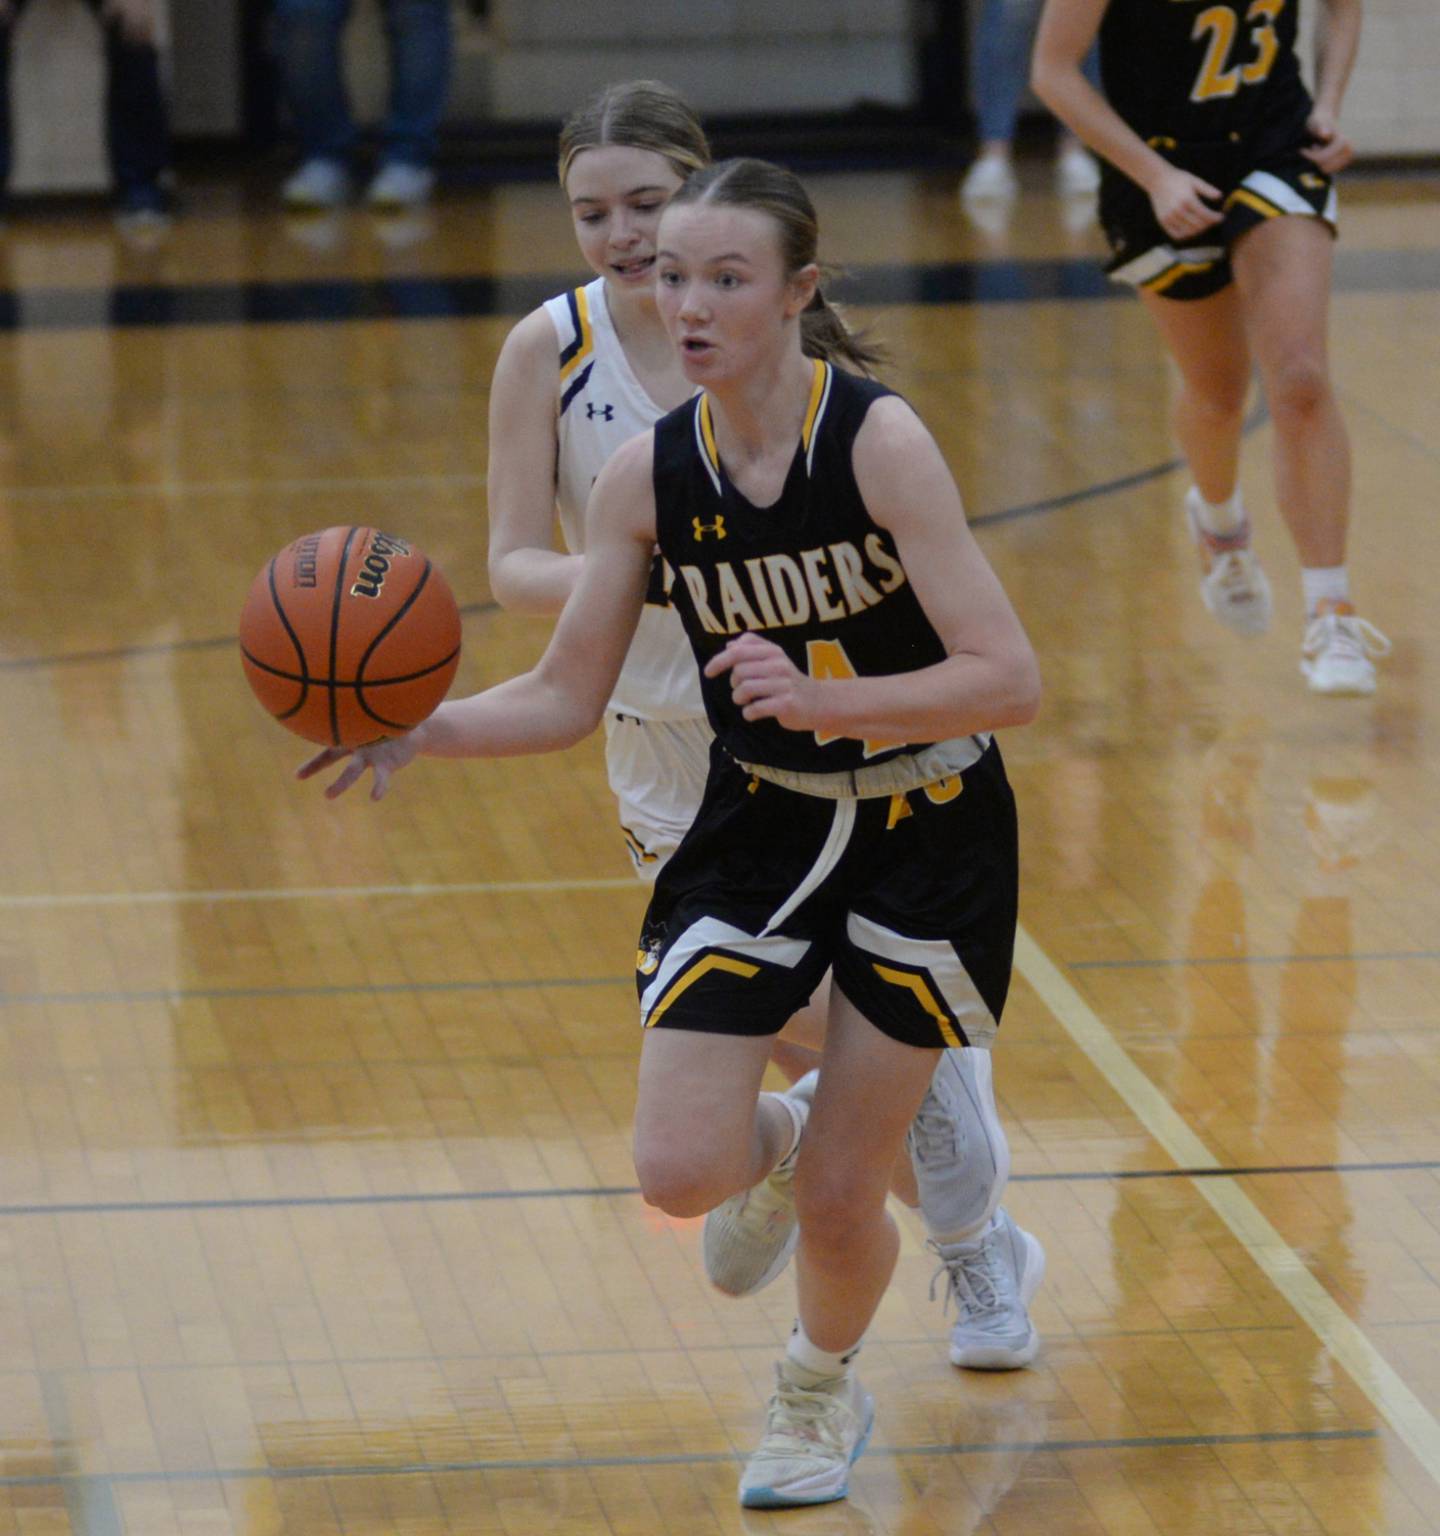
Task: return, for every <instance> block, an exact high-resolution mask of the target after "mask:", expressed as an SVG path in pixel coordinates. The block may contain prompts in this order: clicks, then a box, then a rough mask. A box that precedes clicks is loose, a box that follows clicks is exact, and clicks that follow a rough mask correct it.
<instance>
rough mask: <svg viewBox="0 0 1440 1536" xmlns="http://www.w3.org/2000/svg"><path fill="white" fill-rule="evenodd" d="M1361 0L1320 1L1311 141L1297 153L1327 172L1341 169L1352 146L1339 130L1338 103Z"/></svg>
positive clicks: (1355, 42)
mask: <svg viewBox="0 0 1440 1536" xmlns="http://www.w3.org/2000/svg"><path fill="white" fill-rule="evenodd" d="M1360 19H1361V0H1324V3H1323V4H1322V6H1321V9H1320V21H1319V25H1318V26H1317V27H1316V29H1315V105H1314V108H1313V110H1312V111H1311V113H1310V117H1309V119H1308V121H1307V122H1306V125H1305V126H1306V127H1307V128H1308V129H1309V130H1310V132H1311V134H1312V135H1313V136H1314V139H1315V142H1314V144H1312V145H1311V146H1310V147H1309V148H1307V149H1304V150H1302V151H1301V153H1302V154H1303V155H1305V156H1307V157H1308V158H1309V159H1311V160H1313V161H1314V162H1315V164H1316V165H1318V166H1319V167H1320V169H1321V170H1322V171H1324V172H1326V173H1327V174H1328V175H1334V174H1335V172H1336V171H1343V170H1344V169H1345V167H1346V166H1347V165H1349V164H1350V162H1351V160H1353V159H1354V158H1355V146H1354V145H1353V144H1351V142H1350V140H1349V139H1348V138H1347V137H1346V136H1345V135H1344V134H1343V133H1341V132H1340V104H1341V103H1342V102H1343V101H1344V99H1345V87H1346V86H1347V85H1349V83H1350V71H1351V70H1352V69H1354V67H1355V54H1356V52H1357V51H1358V49H1359V47H1360Z"/></svg>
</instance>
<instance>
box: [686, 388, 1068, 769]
mask: <svg viewBox="0 0 1440 1536" xmlns="http://www.w3.org/2000/svg"><path fill="white" fill-rule="evenodd" d="M853 454H854V459H853V462H854V467H855V479H856V483H857V485H858V486H859V489H860V494H861V496H862V497H863V498H864V500H865V505H866V508H867V509H868V510H869V512H870V515H871V517H872V518H874V520H875V521H876V522H877V523H879V524H880V526H881V527H882V528H888V529H889V531H890V532H891V534H892V535H893V536H894V539H895V543H896V547H897V549H898V551H899V554H900V559H901V563H902V564H903V565H904V567H905V571H906V574H907V576H908V578H909V580H910V583H911V585H912V587H913V588H914V591H915V595H916V597H917V598H918V599H919V601H920V606H921V607H922V608H923V609H924V610H925V615H926V617H927V618H928V619H929V620H930V623H931V624H932V625H933V626H934V628H935V631H936V633H937V634H938V635H939V636H940V639H941V641H942V643H943V644H944V646H945V650H946V652H947V657H946V659H945V660H944V661H941V662H937V663H935V664H934V665H933V666H929V667H921V668H919V669H918V670H916V671H914V672H901V673H897V674H893V675H890V676H886V677H857V678H833V679H820V678H812V677H807V676H805V675H804V674H803V673H801V672H800V671H799V670H798V669H797V668H796V667H795V666H794V665H793V663H791V662H790V661H789V658H788V657H787V656H786V655H785V653H784V652H783V651H782V650H781V649H780V648H779V647H778V646H776V645H774V644H773V643H772V642H770V641H768V640H763V639H761V637H760V636H759V635H755V634H748V635H741V636H738V637H737V638H736V639H735V640H733V641H732V642H731V643H730V644H729V645H728V646H727V647H726V648H725V650H724V651H722V652H721V653H720V655H719V656H717V657H715V658H714V659H713V660H712V661H711V662H710V663H709V665H708V666H707V667H706V671H707V672H708V673H709V674H710V675H711V676H717V675H718V674H719V673H720V672H723V671H726V670H729V671H730V673H731V687H732V689H733V691H734V696H735V699H736V701H737V702H738V703H739V704H740V705H741V706H742V707H743V712H744V714H745V717H746V718H747V719H751V720H755V719H776V720H779V722H780V723H781V725H784V726H786V727H787V728H789V729H791V730H805V731H808V730H816V731H825V732H829V733H831V734H833V735H838V736H852V737H858V738H862V739H871V740H877V739H878V740H889V741H942V740H944V739H946V738H947V737H951V736H968V735H971V734H973V733H974V732H976V731H988V730H991V729H994V728H995V727H997V726H1004V725H1023V724H1025V723H1026V722H1027V721H1029V720H1032V719H1033V718H1034V717H1035V712H1036V709H1037V708H1038V706H1039V700H1040V675H1039V669H1038V667H1037V665H1036V662H1035V653H1034V651H1033V650H1031V648H1030V641H1029V640H1028V638H1027V637H1026V635H1025V631H1024V629H1023V627H1022V626H1021V623H1020V620H1019V619H1018V618H1017V617H1016V615H1015V610H1014V609H1013V608H1012V607H1011V606H1010V600H1009V598H1007V597H1006V595H1005V592H1004V589H1003V588H1002V587H1001V585H1000V583H999V581H998V580H997V578H996V576H995V573H994V572H993V571H992V570H991V569H990V564H989V562H988V561H987V560H986V559H985V556H984V555H983V554H982V553H981V551H980V546H979V545H978V544H977V543H976V542H975V538H974V536H973V534H972V533H971V532H970V528H969V525H968V524H967V523H966V521H965V512H964V508H963V507H962V506H961V504H960V493H959V491H958V490H957V489H956V488H955V481H954V480H953V478H952V477H951V475H950V471H949V469H948V468H947V467H946V464H945V461H944V459H943V458H942V457H941V454H940V450H939V448H938V447H937V446H936V443H935V440H934V438H932V437H931V436H930V434H929V432H928V431H926V429H925V427H924V426H923V424H922V423H921V422H920V420H919V418H918V417H917V416H916V415H915V413H914V411H912V410H911V409H910V407H909V406H908V405H906V404H905V403H904V401H902V400H900V399H898V398H895V397H890V398H887V399H883V400H878V401H876V403H875V404H874V405H872V406H871V407H870V410H869V412H868V413H867V415H866V417H865V422H864V425H863V426H862V427H861V428H860V431H859V433H858V434H857V436H856V438H855V446H854V450H853Z"/></svg>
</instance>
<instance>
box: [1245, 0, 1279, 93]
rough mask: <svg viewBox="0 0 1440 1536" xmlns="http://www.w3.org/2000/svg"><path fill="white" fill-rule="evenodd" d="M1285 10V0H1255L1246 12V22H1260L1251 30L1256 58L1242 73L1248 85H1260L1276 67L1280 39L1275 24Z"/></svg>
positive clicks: (1251, 39)
mask: <svg viewBox="0 0 1440 1536" xmlns="http://www.w3.org/2000/svg"><path fill="white" fill-rule="evenodd" d="M1284 9H1285V0H1253V4H1252V5H1251V6H1250V8H1249V10H1247V11H1246V12H1245V20H1246V21H1256V20H1258V21H1259V25H1258V26H1254V27H1251V28H1250V41H1251V42H1252V43H1254V44H1255V57H1254V58H1253V59H1251V61H1250V62H1249V63H1248V64H1247V65H1246V66H1245V67H1244V68H1243V69H1242V70H1241V71H1240V78H1241V79H1242V80H1243V81H1244V82H1245V84H1246V85H1259V84H1260V82H1261V81H1262V80H1264V79H1266V78H1267V77H1268V76H1269V74H1270V71H1271V70H1272V69H1273V68H1274V66H1275V58H1276V55H1277V54H1278V53H1279V52H1280V39H1279V38H1278V37H1277V36H1276V35H1275V28H1274V26H1273V25H1271V23H1273V22H1274V21H1275V20H1276V19H1277V18H1278V17H1279V15H1280V12H1281V11H1283V10H1284Z"/></svg>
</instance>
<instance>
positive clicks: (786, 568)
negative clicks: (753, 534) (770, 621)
mask: <svg viewBox="0 0 1440 1536" xmlns="http://www.w3.org/2000/svg"><path fill="white" fill-rule="evenodd" d="M764 560H765V569H766V571H767V572H769V575H770V590H771V592H773V593H774V595H775V606H776V607H777V608H778V609H779V610H780V622H781V623H782V624H804V623H805V622H806V621H807V620H808V619H809V617H810V593H809V592H808V591H807V590H806V587H805V577H804V576H803V575H802V574H801V571H800V567H799V566H798V565H797V564H796V563H795V562H794V561H793V560H792V559H791V558H790V556H789V555H766V556H765V557H764Z"/></svg>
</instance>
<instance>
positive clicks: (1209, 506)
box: [1195, 486, 1245, 537]
mask: <svg viewBox="0 0 1440 1536" xmlns="http://www.w3.org/2000/svg"><path fill="white" fill-rule="evenodd" d="M1195 516H1196V518H1197V519H1198V520H1199V523H1200V526H1201V527H1202V528H1203V529H1204V530H1205V532H1206V533H1214V534H1219V535H1220V536H1222V537H1223V536H1224V535H1225V534H1228V533H1234V532H1235V531H1236V529H1238V528H1239V527H1240V525H1241V524H1242V523H1243V522H1244V521H1245V505H1244V503H1243V502H1242V501H1241V500H1240V492H1239V491H1234V492H1232V493H1231V495H1230V497H1229V499H1228V500H1226V501H1222V502H1218V503H1217V502H1213V501H1206V500H1205V498H1204V496H1203V495H1201V493H1200V489H1199V487H1198V486H1197V487H1196V489H1195Z"/></svg>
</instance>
